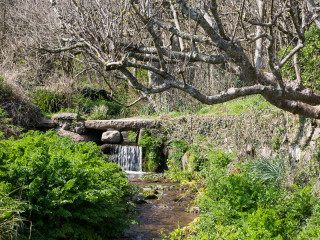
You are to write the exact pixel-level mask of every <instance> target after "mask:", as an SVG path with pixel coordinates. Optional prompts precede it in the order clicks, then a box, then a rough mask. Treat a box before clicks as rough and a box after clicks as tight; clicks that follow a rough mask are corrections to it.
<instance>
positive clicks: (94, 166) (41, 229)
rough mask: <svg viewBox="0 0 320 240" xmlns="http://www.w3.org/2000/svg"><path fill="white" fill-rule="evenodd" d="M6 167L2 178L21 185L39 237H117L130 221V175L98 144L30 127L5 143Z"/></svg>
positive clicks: (2, 160)
mask: <svg viewBox="0 0 320 240" xmlns="http://www.w3.org/2000/svg"><path fill="white" fill-rule="evenodd" d="M0 166H1V169H0V180H1V181H2V182H5V183H6V184H8V186H10V190H11V191H12V190H15V189H21V192H20V193H19V192H13V193H12V195H11V196H12V197H15V198H16V199H21V201H24V205H23V206H24V209H23V210H24V211H25V212H24V213H23V216H24V217H25V218H27V219H28V220H30V221H31V222H32V238H33V239H108V238H114V237H115V236H117V235H119V234H120V233H121V232H122V231H123V230H124V229H125V228H126V227H127V226H128V224H129V222H130V218H129V217H128V210H130V201H128V198H129V197H130V196H131V188H130V186H129V184H128V180H127V179H126V177H125V174H124V173H123V172H121V171H119V167H118V166H117V165H116V164H114V163H107V162H105V160H104V159H103V157H102V154H101V152H100V148H99V147H98V146H96V145H95V144H94V143H74V142H72V141H71V139H70V138H60V137H58V136H57V134H56V133H54V132H53V131H49V132H47V133H45V134H43V133H40V132H33V131H30V132H29V133H27V134H24V135H22V136H21V139H19V140H13V139H9V140H4V141H1V142H0ZM24 233H25V234H29V233H28V231H26V232H24ZM21 234H23V232H21Z"/></svg>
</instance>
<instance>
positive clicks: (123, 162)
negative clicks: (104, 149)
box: [108, 145, 142, 172]
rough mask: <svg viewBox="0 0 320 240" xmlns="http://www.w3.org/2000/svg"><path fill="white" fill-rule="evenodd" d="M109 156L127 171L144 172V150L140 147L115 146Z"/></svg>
mask: <svg viewBox="0 0 320 240" xmlns="http://www.w3.org/2000/svg"><path fill="white" fill-rule="evenodd" d="M108 156H109V159H110V160H111V161H112V162H115V163H118V164H119V165H120V166H121V167H122V168H123V170H125V171H136V172H142V149H141V147H139V146H125V145H114V146H112V149H111V151H110V152H109V153H108Z"/></svg>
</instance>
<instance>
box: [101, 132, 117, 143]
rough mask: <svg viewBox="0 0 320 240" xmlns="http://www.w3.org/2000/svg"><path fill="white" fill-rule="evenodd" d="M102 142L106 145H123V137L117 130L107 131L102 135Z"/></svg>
mask: <svg viewBox="0 0 320 240" xmlns="http://www.w3.org/2000/svg"><path fill="white" fill-rule="evenodd" d="M101 141H102V142H104V143H121V141H122V136H121V133H120V132H119V131H117V130H113V131H107V132H104V133H103V134H102V137H101Z"/></svg>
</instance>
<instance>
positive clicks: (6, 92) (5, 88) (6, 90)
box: [0, 76, 13, 100]
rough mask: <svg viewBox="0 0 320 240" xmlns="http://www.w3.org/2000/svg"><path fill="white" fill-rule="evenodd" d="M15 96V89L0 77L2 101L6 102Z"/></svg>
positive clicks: (0, 96) (0, 98)
mask: <svg viewBox="0 0 320 240" xmlns="http://www.w3.org/2000/svg"><path fill="white" fill-rule="evenodd" d="M12 95H13V89H12V88H11V87H10V86H9V85H8V84H7V83H6V82H5V81H4V77H1V76H0V100H4V99H6V98H8V97H11V96H12Z"/></svg>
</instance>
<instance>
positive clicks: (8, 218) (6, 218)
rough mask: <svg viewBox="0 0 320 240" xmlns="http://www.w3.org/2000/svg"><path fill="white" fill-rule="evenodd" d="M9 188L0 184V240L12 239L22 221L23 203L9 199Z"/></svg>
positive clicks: (7, 185) (5, 184)
mask: <svg viewBox="0 0 320 240" xmlns="http://www.w3.org/2000/svg"><path fill="white" fill-rule="evenodd" d="M10 191H11V186H10V184H8V183H4V182H0V239H2V238H3V239H14V236H15V233H16V231H17V228H18V227H19V226H21V223H22V221H23V219H21V218H20V213H22V212H23V206H22V205H23V203H22V202H21V201H18V200H15V199H13V198H11V197H10Z"/></svg>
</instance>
